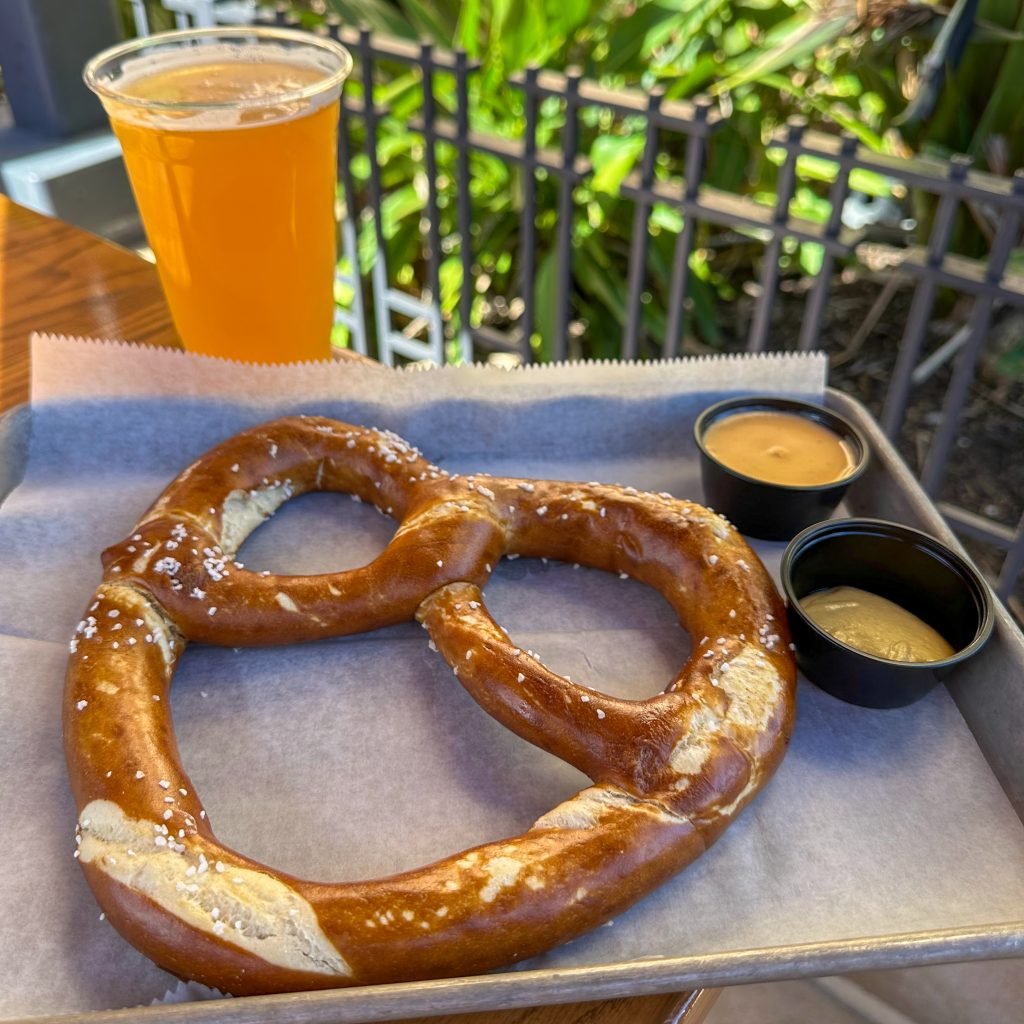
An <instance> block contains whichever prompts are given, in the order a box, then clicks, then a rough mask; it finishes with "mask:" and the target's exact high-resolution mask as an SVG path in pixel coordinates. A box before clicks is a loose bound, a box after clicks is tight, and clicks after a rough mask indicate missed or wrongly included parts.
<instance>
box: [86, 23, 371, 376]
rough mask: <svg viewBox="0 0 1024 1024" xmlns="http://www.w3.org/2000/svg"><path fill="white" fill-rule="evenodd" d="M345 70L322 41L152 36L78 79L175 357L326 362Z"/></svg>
mask: <svg viewBox="0 0 1024 1024" xmlns="http://www.w3.org/2000/svg"><path fill="white" fill-rule="evenodd" d="M351 69H352V59H351V57H350V56H349V54H348V51H347V50H345V49H344V47H342V46H340V45H338V44H337V43H335V42H334V41H333V40H330V39H323V38H320V37H318V36H314V35H312V34H310V33H305V32H297V31H290V30H288V29H279V28H215V29H195V30H192V31H184V32H166V33H160V34H157V35H153V36H148V37H144V38H141V39H135V40H131V41H130V42H127V43H124V44H122V45H120V46H117V47H114V48H112V49H110V50H106V51H105V52H103V53H101V54H99V55H98V56H96V57H94V58H93V59H92V60H91V61H90V62H89V64H88V65H87V66H86V69H85V81H86V84H87V85H88V86H89V87H90V88H91V89H92V90H93V91H94V92H95V93H97V94H98V95H99V97H100V99H101V101H102V103H103V106H104V108H105V109H106V111H107V114H108V116H109V117H110V122H111V126H112V127H113V130H114V133H115V135H116V136H117V138H118V140H119V141H120V143H121V148H122V150H123V153H124V160H125V164H126V166H127V168H128V177H129V179H130V181H131V185H132V191H133V192H134V194H135V200H136V203H137V204H138V208H139V213H140V214H141V216H142V222H143V226H144V227H145V229H146V236H147V239H148V241H149V245H150V247H151V248H152V250H153V253H154V255H155V257H156V266H157V271H158V272H159V275H160V282H161V284H162V286H163V290H164V294H165V296H166V298H167V303H168V305H169V307H170V311H171V316H172V317H173V318H174V324H175V327H176V328H177V331H178V334H179V336H180V337H181V340H182V343H183V344H184V346H185V348H186V349H188V350H190V351H193V352H202V353H205V354H207V355H214V356H223V357H226V358H230V359H239V360H245V361H247V362H261V363H271V362H299V361H303V360H314V359H327V358H329V356H330V351H331V349H330V336H331V327H332V325H333V322H334V270H335V264H336V262H337V224H336V221H335V194H336V187H337V145H338V117H339V112H340V105H341V104H340V100H341V88H342V85H343V83H344V81H345V79H346V78H347V76H348V74H349V72H350V71H351Z"/></svg>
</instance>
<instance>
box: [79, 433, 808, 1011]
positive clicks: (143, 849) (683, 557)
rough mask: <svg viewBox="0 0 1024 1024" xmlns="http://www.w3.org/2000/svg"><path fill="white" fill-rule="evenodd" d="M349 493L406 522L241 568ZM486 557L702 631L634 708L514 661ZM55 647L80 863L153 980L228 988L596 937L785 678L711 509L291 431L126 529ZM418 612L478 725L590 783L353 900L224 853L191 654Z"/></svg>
mask: <svg viewBox="0 0 1024 1024" xmlns="http://www.w3.org/2000/svg"><path fill="white" fill-rule="evenodd" d="M312 490H337V491H346V492H349V493H351V494H353V495H356V496H358V497H359V498H361V499H362V500H364V501H367V502H371V503H372V504H373V505H375V506H376V507H377V508H378V509H380V510H381V511H382V512H384V513H386V514H387V515H390V516H393V517H395V518H396V519H398V520H400V521H401V522H400V526H399V528H398V531H397V533H396V534H395V537H394V539H393V540H392V541H391V543H390V544H389V545H388V546H387V548H386V549H385V550H384V551H383V553H382V554H381V555H380V556H379V557H378V558H376V559H375V560H374V561H373V562H371V563H370V564H369V565H367V566H365V567H363V568H361V569H355V570H352V571H350V572H338V573H327V574H324V575H319V576H281V575H273V574H269V573H265V572H252V571H250V570H248V569H245V568H244V567H243V566H241V565H240V564H238V563H237V562H235V561H234V555H235V553H236V552H237V551H238V549H239V547H240V545H241V544H242V542H243V541H244V540H245V538H246V536H247V535H248V534H249V533H250V532H251V531H252V530H253V529H254V528H255V527H256V526H257V525H258V524H259V523H260V522H262V521H263V520H264V519H265V518H267V517H268V516H269V515H270V514H271V513H272V512H273V511H274V510H275V509H276V508H277V507H278V506H280V505H281V504H282V503H283V502H284V501H286V500H287V499H288V498H290V497H292V496H293V495H297V494H302V493H303V492H306V491H312ZM503 555H527V556H545V557H549V558H556V559H564V560H566V561H570V562H579V563H581V564H584V565H588V566H593V567H595V568H598V569H603V570H606V571H609V572H617V573H621V574H624V575H629V576H632V577H634V578H636V579H638V580H641V581H643V582H645V583H647V584H649V585H650V586H652V587H654V588H655V589H656V590H658V591H659V592H660V593H661V594H662V595H664V597H665V598H666V599H667V600H668V602H669V603H670V604H671V605H672V607H673V608H674V610H675V612H676V613H677V615H678V617H679V620H680V622H681V623H682V625H683V627H684V628H685V629H687V630H688V631H689V632H690V635H691V637H692V638H693V650H692V654H691V656H690V658H689V660H688V661H687V662H686V664H685V665H683V667H682V669H681V670H680V672H679V674H678V675H677V676H676V678H675V679H673V680H672V681H671V683H670V684H669V685H668V686H667V687H666V689H665V690H664V692H662V693H659V694H658V695H656V696H654V697H651V698H650V699H649V700H644V701H628V700H620V699H617V698H613V697H609V696H606V695H605V694H602V693H600V692H598V691H596V690H591V689H588V688H587V687H585V686H581V685H578V684H576V683H573V682H570V681H569V680H567V679H564V678H562V677H560V676H558V675H556V674H554V673H553V672H551V671H549V670H548V669H547V668H545V667H544V665H542V664H541V663H540V662H539V661H538V660H537V659H536V658H535V657H533V656H532V655H531V653H530V652H529V651H526V650H522V649H520V648H518V647H516V646H514V643H513V641H512V640H511V639H510V638H509V637H508V636H507V635H506V634H505V633H504V632H503V631H502V629H501V628H500V627H499V626H498V625H497V624H496V623H495V622H494V620H493V619H492V618H491V616H490V615H489V614H488V612H487V608H486V606H485V604H484V598H483V594H482V590H483V588H484V586H485V584H486V582H487V579H488V577H489V576H490V574H491V572H492V570H493V568H494V566H496V565H497V563H498V560H499V559H500V558H501V557H502V556H503ZM103 565H104V569H105V571H104V577H103V582H102V583H101V584H100V586H99V588H98V590H97V591H96V593H95V595H94V596H93V598H92V599H91V601H90V603H89V606H88V609H87V611H86V612H85V615H84V617H83V619H82V621H81V622H80V623H79V625H78V628H77V630H76V632H75V635H74V637H73V638H72V640H71V645H70V646H71V657H70V660H69V666H68V671H67V681H66V691H65V702H64V738H65V748H66V754H67V762H68V767H69V772H70V777H71V782H72V787H73V790H74V795H75V799H76V802H77V806H78V809H79V819H78V825H77V829H76V844H77V845H76V850H75V856H76V857H77V858H78V859H79V862H80V864H81V865H82V868H83V869H84V871H85V874H86V877H87V879H88V881H89V884H90V886H91V887H92V889H93V892H94V893H95V895H96V898H97V900H98V901H99V903H100V904H101V906H102V907H103V909H104V911H105V912H106V914H107V917H108V918H109V919H110V921H111V922H112V923H113V924H114V926H115V927H116V928H117V929H118V930H119V931H120V932H121V933H122V935H124V936H125V938H127V939H128V941H129V942H131V943H132V944H133V945H135V946H136V947H137V948H138V949H140V950H141V951H142V952H143V953H145V954H146V955H147V956H149V957H150V958H151V959H153V960H154V961H156V962H157V963H158V964H159V965H160V966H162V967H164V968H166V969H167V970H169V971H171V972H173V973H174V974H177V975H180V976H182V977H185V978H191V979H195V980H197V981H200V982H204V983H205V984H207V985H211V986H213V987H215V988H219V989H221V990H222V991H225V992H232V993H235V994H253V993H265V992H280V991H288V990H306V989H315V988H327V987H333V986H344V985H365V984H374V983H379V982H392V981H410V980H418V979H425V978H439V977H446V976H453V975H463V974H472V973H477V972H481V971H486V970H488V969H490V968H494V967H497V966H501V965H505V964H509V963H512V962H514V961H517V960H521V959H523V958H524V957H529V956H532V955H534V954H536V953H539V952H542V951H543V950H546V949H548V948H550V947H552V946H555V945H557V944H559V943H561V942H564V941H566V940H568V939H571V938H573V937H574V936H576V935H578V934H580V933H582V932H584V931H587V930H588V929H591V928H593V927H595V926H596V925H598V924H600V923H602V922H604V921H606V920H607V919H609V918H611V917H612V916H614V915H616V914H618V913H620V912H621V911H622V910H624V909H625V908H627V907H629V906H630V905H631V904H632V903H634V902H635V901H636V900H637V899H639V898H640V897H641V896H643V895H645V894H646V893H649V892H650V891H651V890H652V889H654V888H655V887H656V886H658V885H659V884H661V883H662V882H664V881H665V880H666V879H667V878H669V877H670V876H671V875H673V874H674V873H675V872H677V871H679V870H680V869H681V868H682V867H684V866H685V865H686V864H688V863H689V862H691V861H692V860H694V858H696V857H697V856H699V855H700V854H701V853H702V852H703V851H704V850H706V849H707V847H708V846H709V845H710V844H711V843H712V842H713V841H714V840H715V839H716V838H717V837H718V836H719V835H720V833H721V832H722V831H723V829H724V828H725V827H726V826H727V825H728V824H729V822H730V821H731V820H732V819H733V818H734V817H735V816H736V814H737V813H738V812H739V810H740V809H741V808H742V807H743V806H744V805H745V804H746V803H747V802H748V801H749V800H750V799H751V798H752V797H753V796H754V794H755V793H756V792H757V791H758V789H759V788H760V787H761V786H762V785H763V783H764V782H765V781H766V780H767V779H768V777H769V776H770V775H771V773H772V772H773V771H774V769H775V767H776V766H777V765H778V763H779V761H780V760H781V758H782V755H783V753H784V750H785V746H786V743H787V741H788V738H789V734H790V730H791V727H792V717H793V700H794V686H795V675H796V673H795V666H794V661H793V657H792V655H791V653H790V649H789V642H788V641H789V637H788V634H787V632H786V626H785V618H784V615H783V608H782V605H781V602H780V600H779V597H778V595H777V593H776V591H775V588H774V587H773V585H772V582H771V580H770V578H769V576H768V574H767V572H766V571H765V569H764V567H763V566H762V565H761V563H760V562H759V561H758V559H757V558H756V557H755V556H754V555H753V553H752V552H751V550H750V549H749V548H748V546H747V545H746V543H745V542H744V541H743V539H742V538H741V537H740V536H739V535H738V534H737V533H736V532H735V531H734V530H733V529H732V528H731V527H730V526H729V525H728V524H727V523H726V522H725V521H724V520H723V519H722V518H721V517H720V516H718V515H715V514H714V513H712V512H711V511H709V510H708V509H705V508H702V507H701V506H699V505H695V504H692V503H690V502H685V501H679V500H676V499H675V498H673V497H671V496H670V495H668V494H661V495H654V494H648V493H639V492H637V491H636V490H635V489H633V488H631V487H625V488H623V487H619V486H606V485H602V484H594V483H591V484H576V483H555V482H545V481H538V480H513V479H498V478H494V477H487V476H468V477H460V476H456V475H449V474H448V473H446V472H445V471H443V470H441V469H439V468H437V467H436V466H434V465H431V464H430V463H429V462H428V461H426V460H425V459H424V458H422V457H421V455H420V454H419V452H417V451H416V450H415V449H414V448H412V447H411V446H410V445H409V444H407V443H406V442H404V441H402V440H401V439H400V438H398V437H396V436H395V435H393V434H390V433H386V432H382V431H378V430H372V429H365V428H362V427H355V426H350V425H347V424H344V423H339V422H336V421H332V420H326V419H319V418H312V417H296V418H288V419H282V420H278V421H276V422H273V423H270V424H267V425H265V426H261V427H258V428H255V429H252V430H248V431H246V432H244V433H242V434H239V435H237V436H235V437H233V438H231V439H230V440H228V441H226V442H224V443H223V444H221V445H220V446H219V447H217V448H215V449H213V450H212V451H210V452H209V453H208V454H206V455H204V456H203V457H202V458H200V459H199V460H198V461H197V462H195V463H194V464H193V465H192V466H190V467H189V468H188V469H186V470H185V471H184V472H183V473H181V475H180V476H178V478H177V479H176V480H175V481H174V482H173V483H172V484H171V485H170V486H169V487H168V488H167V489H166V490H165V491H164V492H163V494H162V495H161V496H160V497H159V499H158V500H157V501H156V503H155V504H154V505H153V506H152V507H151V508H150V509H149V511H148V512H146V514H145V515H144V516H143V518H142V520H141V521H140V522H139V524H138V525H137V526H136V528H135V529H134V530H132V532H131V534H130V535H129V537H128V538H127V539H126V540H124V541H123V542H121V543H120V544H117V545H115V546H114V547H111V548H109V549H108V550H107V551H105V552H104V554H103ZM412 616H415V617H416V618H417V619H419V620H420V621H421V622H422V623H423V625H424V626H425V627H426V628H427V629H428V630H429V632H430V636H431V638H432V643H433V644H436V647H437V649H438V650H439V651H440V653H441V655H442V656H443V657H444V658H445V659H446V660H447V661H448V663H449V664H450V665H451V666H452V667H453V669H454V671H455V674H456V676H458V679H459V682H461V684H462V685H463V686H464V687H465V688H466V689H467V690H468V691H469V692H470V694H472V696H473V697H474V698H475V699H476V700H477V701H478V702H479V703H480V705H481V706H482V707H483V708H484V709H485V710H486V711H487V712H488V713H489V714H491V715H492V716H494V717H495V718H496V719H498V720H499V721H500V722H502V723H503V724H504V725H506V726H507V727H508V728H510V729H512V730H513V731H515V732H516V733H518V734H519V735H520V736H522V737H524V738H525V739H527V740H529V741H530V742H531V743H534V744H536V745H537V746H540V747H542V748H544V749H545V750H548V751H550V752H551V753H553V754H555V755H557V756H558V757H561V758H563V759H564V760H566V761H568V762H569V763H571V764H573V765H575V766H576V767H577V768H579V769H580V770H581V771H583V772H584V773H586V774H587V775H588V776H589V777H590V778H591V780H592V781H593V784H592V785H591V786H590V787H588V788H586V789H584V790H583V791H582V792H580V793H577V794H576V795H575V796H573V797H572V798H571V799H569V800H567V801H566V802H565V803H563V804H561V805H560V806H558V807H556V808H554V809H553V810H551V811H549V812H548V813H547V814H545V815H544V816H543V817H541V818H540V819H539V820H537V821H536V822H534V823H533V824H532V825H530V826H529V828H528V829H527V830H526V831H525V832H523V833H522V834H521V835H518V836H512V837H509V838H504V839H499V840H497V841H495V842H492V843H488V844H486V845H484V846H479V847H477V848H475V849H472V850H467V851H463V852H460V853H456V854H453V855H452V856H450V857H448V858H446V859H444V860H441V861H438V862H437V863H435V864H431V865H428V866H426V867H422V868H419V869H417V870H414V871H409V872H406V873H404V874H400V875H395V876H393V877H390V878H383V879H378V880H374V881H366V882H350V883H340V884H324V883H319V882H308V881H304V880H302V879H298V878H293V877H290V876H288V875H285V874H282V873H281V872H278V871H275V870H274V869H273V868H269V867H266V866H264V865H262V864H259V863H257V862H256V861H253V860H251V859H250V858H248V857H246V856H244V855H243V854H240V853H237V852H235V851H234V850H231V849H229V848H227V847H226V846H224V845H223V844H221V843H220V842H219V841H218V840H217V839H216V838H215V836H214V832H213V829H212V827H211V824H210V822H209V820H208V819H207V817H206V812H205V811H204V809H203V805H202V803H201V801H200V799H199V796H198V794H197V793H196V792H195V789H194V787H193V785H192V783H191V781H190V780H189V778H188V775H187V774H186V772H185V769H184V768H183V767H182V765H181V762H180V759H179V755H178V750H177V746H176V743H175V740H174V733H173V729H172V725H171V718H170V709H169V706H168V695H169V691H170V687H171V681H172V678H173V675H174V670H175V665H176V664H177V661H178V658H179V657H180V656H181V653H182V650H183V649H184V647H185V644H186V643H187V642H188V641H192V640H195V641H202V642H205V643H212V644H226V645H231V646H240V645H255V644H283V643H291V642H293V641H299V640H311V639H315V638H318V637H330V636H338V635H343V634H351V633H359V632H362V631H364V630H370V629H376V628H378V627H380V626H385V625H388V624H391V623H396V622H400V621H403V620H407V619H409V618H411V617H412Z"/></svg>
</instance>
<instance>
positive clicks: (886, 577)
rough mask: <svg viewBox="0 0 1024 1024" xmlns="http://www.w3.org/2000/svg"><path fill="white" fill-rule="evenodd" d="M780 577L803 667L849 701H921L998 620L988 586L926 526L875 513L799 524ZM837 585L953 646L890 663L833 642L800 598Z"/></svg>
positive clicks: (886, 704)
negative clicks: (929, 657)
mask: <svg viewBox="0 0 1024 1024" xmlns="http://www.w3.org/2000/svg"><path fill="white" fill-rule="evenodd" d="M781 575H782V588H783V590H784V592H785V595H786V602H787V605H788V616H789V625H790V629H791V630H792V634H793V642H794V644H795V645H796V658H797V663H798V664H799V666H800V669H801V671H802V672H803V673H804V675H805V676H807V678H808V679H809V680H811V682H813V683H814V684H815V685H816V686H819V687H820V688H821V689H823V690H825V691H826V692H827V693H830V694H832V696H833V697H838V698H839V699H840V700H845V701H847V702H848V703H850V704H860V705H862V706H864V707H869V708H899V707H904V706H905V705H907V704H912V703H913V702H914V701H917V700H920V699H921V698H922V697H924V696H925V694H927V693H928V692H929V691H930V690H932V689H934V688H935V687H936V686H937V685H938V684H939V683H940V682H941V681H942V680H943V679H944V678H945V677H946V676H947V675H949V673H950V672H952V671H953V670H954V669H956V668H958V667H959V666H960V665H962V664H963V663H964V662H965V661H967V660H968V659H969V658H971V657H973V656H974V655H975V654H977V653H978V651H980V650H981V648H982V647H983V646H984V645H985V641H986V640H988V638H989V635H990V634H991V632H992V626H993V623H994V621H995V617H994V612H993V608H992V598H991V595H990V593H989V589H988V586H987V585H986V584H985V581H984V580H983V579H982V578H981V576H980V575H979V574H978V572H977V570H976V569H975V568H974V567H973V566H972V565H971V564H970V563H969V562H967V561H966V560H965V559H964V558H962V557H961V556H960V555H958V554H957V553H956V552H955V551H952V550H950V549H949V548H948V547H946V546H945V545H944V544H941V543H940V542H939V541H937V540H935V538H933V537H929V536H928V534H926V533H921V532H919V531H918V530H912V529H910V528H909V527H906V526H900V525H898V524H897V523H888V522H884V521H883V520H880V519H834V520H832V521H830V522H827V523H819V524H818V525H817V526H813V527H811V528H810V529H809V530H804V532H803V533H801V534H800V535H799V536H798V537H795V538H794V539H793V541H792V542H791V543H790V544H789V546H788V547H787V548H786V550H785V552H784V554H783V556H782V571H781ZM840 586H849V587H858V588H860V589H861V590H867V591H870V592H871V593H873V594H878V595H879V596H881V597H885V598H888V599H889V600H890V601H893V602H894V603H896V604H898V605H900V606H902V607H903V608H905V609H906V610H907V611H909V612H912V613H913V614H914V615H916V616H917V617H918V618H919V619H922V620H924V621H925V622H927V623H928V625H929V626H931V627H932V628H933V629H935V630H937V631H938V632H939V633H940V634H941V635H942V636H943V637H945V638H946V640H948V641H949V644H950V646H952V647H953V648H954V650H955V651H956V653H955V654H954V655H952V657H949V658H946V659H945V660H943V661H932V662H900V661H889V660H888V659H886V658H877V657H875V656H874V655H871V654H865V653H864V652H863V651H859V650H857V649H856V648H855V647H850V646H848V645H847V644H844V643H842V642H841V641H839V640H836V639H835V637H833V636H832V635H831V634H829V633H826V632H825V630H823V629H822V628H821V627H820V626H816V625H815V624H814V623H813V622H812V621H811V620H810V619H809V618H808V617H807V615H806V614H805V613H804V611H803V609H802V608H801V607H800V600H801V598H804V597H808V596H809V595H810V594H813V593H815V592H817V591H819V590H827V589H829V588H831V587H840Z"/></svg>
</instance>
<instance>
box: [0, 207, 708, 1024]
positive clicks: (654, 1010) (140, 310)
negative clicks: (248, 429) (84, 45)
mask: <svg viewBox="0 0 1024 1024" xmlns="http://www.w3.org/2000/svg"><path fill="white" fill-rule="evenodd" d="M32 331H48V332H52V333H54V334H70V335H78V336H82V337H92V338H108V339H122V340H126V341H135V342H139V343H143V344H147V345H167V346H174V347H180V345H181V342H180V341H179V339H178V336H177V334H176V333H175V330H174V325H173V324H172V323H171V317H170V314H169V312H168V310H167V304H166V303H165V301H164V297H163V293H162V292H161V290H160V282H159V279H158V278H157V273H156V268H155V267H153V266H152V265H151V264H149V263H147V262H146V261H145V260H143V259H142V258H141V257H139V256H137V255H136V254H135V253H133V252H130V251H128V250H127V249H122V248H120V247H118V246H115V245H112V244H110V243H108V242H105V241H103V240H102V239H100V238H97V237H95V236H94V235H90V234H88V233H87V232H84V231H80V230H79V229H78V228H73V227H71V226H70V225H68V224H64V223H61V222H60V221H56V220H51V219H50V218H48V217H42V216H40V215H39V214H37V213H33V212H32V211H30V210H26V209H24V208H23V207H20V206H17V205H15V204H14V203H12V202H10V201H9V200H8V199H6V198H5V197H4V196H0V411H3V410H5V409H9V408H10V407H11V406H12V405H16V404H18V403H20V402H24V401H26V400H27V398H28V386H29V347H28V338H29V335H30V334H31V332H32ZM717 996H718V990H716V989H703V990H698V991H696V992H684V993H681V994H670V995H656V996H640V997H636V998H632V999H619V1000H610V1001H606V1002H600V1003H575V1004H571V1005H565V1006H545V1007H537V1008H535V1009H528V1010H507V1011H501V1012H499V1013H482V1014H457V1015H449V1016H445V1017H433V1018H430V1020H431V1022H432V1024H582V1022H583V1021H586V1022H587V1024H682V1022H686V1024H700V1021H702V1020H704V1017H705V1016H706V1015H707V1013H708V1011H709V1010H710V1009H711V1006H712V1005H713V1004H714V1001H715V999H716V998H717ZM399 1024H401V1022H399ZM409 1024H412V1022H409ZM424 1024H425V1022H424Z"/></svg>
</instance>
